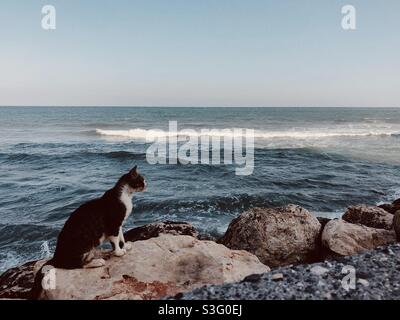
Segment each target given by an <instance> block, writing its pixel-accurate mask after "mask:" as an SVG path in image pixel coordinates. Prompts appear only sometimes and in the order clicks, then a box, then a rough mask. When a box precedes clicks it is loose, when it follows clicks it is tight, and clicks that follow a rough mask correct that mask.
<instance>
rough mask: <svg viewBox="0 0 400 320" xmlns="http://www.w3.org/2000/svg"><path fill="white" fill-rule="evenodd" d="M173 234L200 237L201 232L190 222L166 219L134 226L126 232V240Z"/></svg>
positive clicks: (132, 240)
mask: <svg viewBox="0 0 400 320" xmlns="http://www.w3.org/2000/svg"><path fill="white" fill-rule="evenodd" d="M162 233H165V234H172V235H176V236H177V235H185V236H192V237H194V238H198V237H199V233H198V232H197V230H196V229H195V228H194V227H193V225H192V224H190V223H188V222H175V221H164V222H155V223H150V224H146V225H144V226H142V227H138V228H134V229H131V230H129V231H127V232H126V233H125V234H124V237H125V240H126V241H131V242H135V241H138V240H147V239H150V238H155V237H158V236H159V235H160V234H162Z"/></svg>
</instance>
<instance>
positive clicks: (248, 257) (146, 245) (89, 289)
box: [42, 234, 269, 300]
mask: <svg viewBox="0 0 400 320" xmlns="http://www.w3.org/2000/svg"><path fill="white" fill-rule="evenodd" d="M102 255H103V258H105V259H107V260H106V265H105V267H102V268H97V269H75V270H62V269H56V273H55V274H56V289H53V290H44V291H43V293H42V298H43V299H50V300H60V299H62V300H64V299H68V300H70V299H80V300H107V299H111V300H114V299H140V300H141V299H159V298H162V297H165V296H174V295H176V294H178V293H182V292H186V291H191V290H193V289H195V288H199V287H202V286H204V285H207V284H223V283H230V282H236V281H241V280H243V279H244V278H245V277H247V276H249V275H251V274H257V273H265V272H268V271H269V268H268V267H267V266H265V265H263V264H262V263H261V262H260V261H259V260H258V258H257V257H256V256H254V255H252V254H250V253H248V252H245V251H234V250H230V249H228V248H226V247H225V246H223V245H220V244H217V243H215V242H211V241H200V240H198V239H195V238H193V237H191V236H182V235H179V236H174V235H170V234H161V235H160V236H159V237H157V238H151V239H148V240H145V241H136V242H133V243H132V249H131V250H130V251H128V252H127V254H126V255H125V256H123V257H121V258H118V257H110V258H107V255H106V254H105V253H102Z"/></svg>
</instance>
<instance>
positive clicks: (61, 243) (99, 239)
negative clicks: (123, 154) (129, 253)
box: [31, 166, 146, 299]
mask: <svg viewBox="0 0 400 320" xmlns="http://www.w3.org/2000/svg"><path fill="white" fill-rule="evenodd" d="M145 188H146V182H145V180H144V178H143V177H142V176H141V175H140V174H139V172H138V170H137V166H135V167H134V168H133V169H132V170H130V171H129V173H127V174H124V175H123V176H122V177H121V178H120V179H119V180H118V182H117V184H116V185H115V186H114V187H113V188H112V189H110V190H108V191H107V192H106V193H104V195H103V196H102V197H101V198H98V199H95V200H91V201H89V202H86V203H85V204H83V205H81V206H80V207H79V208H78V209H76V210H75V211H74V212H73V213H72V214H71V216H70V217H69V218H68V220H67V221H66V223H65V225H64V227H63V229H62V230H61V232H60V234H59V236H58V240H57V246H56V250H55V252H54V256H53V258H52V259H51V260H49V261H48V262H47V263H46V265H51V266H53V267H54V268H61V269H75V268H82V267H85V268H97V267H102V266H104V265H105V261H104V260H103V259H94V257H93V254H92V251H93V249H94V248H96V247H97V246H99V245H100V244H102V243H103V242H105V241H107V240H108V241H110V242H111V244H112V246H113V249H114V254H115V255H116V256H118V257H120V256H123V255H124V254H125V253H126V250H130V249H131V245H130V244H129V243H125V239H124V235H123V233H122V224H123V222H124V221H125V220H126V219H127V218H128V216H129V215H130V213H131V212H132V207H133V206H132V197H133V194H134V193H135V192H142V191H144V189H145ZM42 279H43V274H42V271H41V270H40V271H39V272H38V274H37V276H36V278H35V283H34V286H33V288H32V291H31V296H32V298H33V299H35V298H37V297H38V296H39V295H40V293H41V291H42V286H41V282H42Z"/></svg>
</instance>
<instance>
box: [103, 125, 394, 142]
mask: <svg viewBox="0 0 400 320" xmlns="http://www.w3.org/2000/svg"><path fill="white" fill-rule="evenodd" d="M246 130H250V129H242V132H241V133H240V132H238V131H236V132H235V131H234V129H233V128H232V129H202V130H181V131H178V132H169V131H163V130H156V129H140V128H137V129H127V130H103V129H96V133H97V134H98V135H101V136H108V137H120V138H129V139H132V140H135V139H139V140H146V139H155V138H168V137H178V138H182V137H183V138H186V137H202V136H219V137H238V136H239V137H243V136H245V135H246ZM370 136H381V137H399V136H400V132H393V131H388V130H382V129H377V130H371V131H367V130H348V131H332V132H329V131H317V130H308V131H307V130H304V131H303V130H298V131H292V130H288V131H265V130H255V131H254V137H255V138H256V139H266V140H267V139H288V138H290V139H320V138H335V137H370Z"/></svg>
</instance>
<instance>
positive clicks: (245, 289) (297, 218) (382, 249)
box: [0, 199, 400, 300]
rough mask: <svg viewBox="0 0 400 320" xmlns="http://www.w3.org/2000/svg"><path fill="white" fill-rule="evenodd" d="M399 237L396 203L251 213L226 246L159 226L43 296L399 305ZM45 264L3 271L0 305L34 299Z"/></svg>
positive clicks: (131, 234)
mask: <svg viewBox="0 0 400 320" xmlns="http://www.w3.org/2000/svg"><path fill="white" fill-rule="evenodd" d="M399 235H400V199H398V200H396V201H394V202H393V203H390V204H384V205H382V206H379V207H377V206H366V205H358V206H353V207H350V208H348V209H347V211H346V212H345V213H344V215H343V216H342V218H341V219H332V220H330V219H326V218H317V217H315V216H314V215H313V214H312V213H310V212H309V211H307V210H306V209H304V208H301V207H299V206H296V205H288V206H287V207H283V208H254V209H251V210H249V211H247V212H244V213H242V214H241V215H240V216H239V217H237V218H236V219H234V220H233V221H232V222H231V224H230V225H229V227H228V230H227V231H226V233H225V235H223V236H222V237H221V238H220V239H215V238H213V237H211V236H209V235H201V234H199V232H198V231H197V230H195V228H194V227H193V226H192V225H191V224H189V223H186V222H172V221H166V222H158V223H153V224H150V225H146V226H143V227H140V228H135V229H132V230H129V231H128V232H127V233H126V234H125V237H126V240H127V241H130V242H132V247H133V248H132V250H131V251H128V252H127V254H126V255H125V256H124V257H122V258H117V257H113V256H112V255H111V254H110V251H109V250H104V249H99V250H97V251H96V255H97V256H99V257H102V258H104V259H105V260H106V266H105V267H102V268H98V269H76V270H61V269H57V270H56V283H57V285H56V288H55V289H54V288H49V289H46V290H43V293H42V296H41V298H42V299H50V300H60V299H87V300H107V299H165V298H167V297H175V298H176V299H399V298H400V281H399V279H400V277H399V274H400V267H399V266H400V263H399V262H400V244H397V243H396V242H397V240H398V238H399ZM43 263H44V261H35V262H30V263H27V264H24V265H23V266H20V267H16V268H13V269H10V270H8V271H6V272H5V273H3V274H2V275H1V276H0V299H29V290H30V288H31V286H32V284H33V279H34V275H35V272H37V270H39V269H40V267H41V265H43ZM346 272H347V273H346ZM346 276H348V277H350V278H346ZM343 279H347V280H348V282H349V283H350V287H351V288H347V289H348V290H346V283H347V282H346V283H345V284H343V283H342V281H343ZM353 287H354V288H353Z"/></svg>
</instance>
